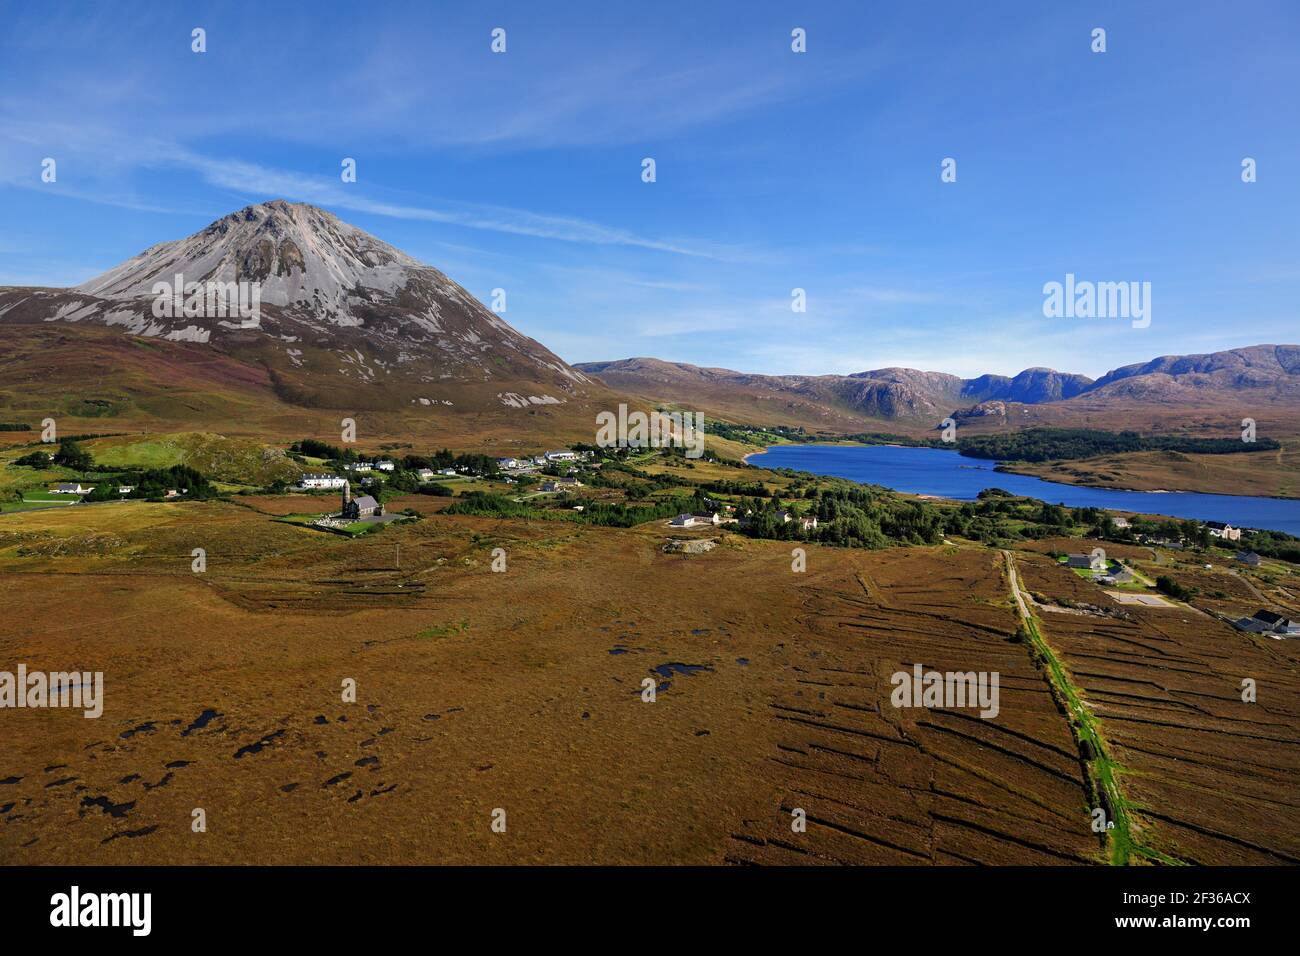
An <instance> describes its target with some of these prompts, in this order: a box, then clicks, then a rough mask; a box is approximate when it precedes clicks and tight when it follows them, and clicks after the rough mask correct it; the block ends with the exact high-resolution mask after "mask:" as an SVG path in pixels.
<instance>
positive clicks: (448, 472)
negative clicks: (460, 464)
mask: <svg viewBox="0 0 1300 956" xmlns="http://www.w3.org/2000/svg"><path fill="white" fill-rule="evenodd" d="M438 474H440V475H443V476H444V477H447V478H455V477H456V469H455V468H439V469H438Z"/></svg>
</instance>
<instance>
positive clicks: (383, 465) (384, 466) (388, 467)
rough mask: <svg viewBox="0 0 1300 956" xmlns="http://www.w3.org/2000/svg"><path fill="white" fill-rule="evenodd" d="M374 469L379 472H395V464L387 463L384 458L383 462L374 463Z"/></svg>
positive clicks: (392, 462)
mask: <svg viewBox="0 0 1300 956" xmlns="http://www.w3.org/2000/svg"><path fill="white" fill-rule="evenodd" d="M375 467H376V468H378V469H379V470H380V471H396V470H397V462H394V461H389V460H388V459H387V458H385V459H384V460H383V461H377V462H375Z"/></svg>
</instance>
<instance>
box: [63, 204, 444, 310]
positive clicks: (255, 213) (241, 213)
mask: <svg viewBox="0 0 1300 956" xmlns="http://www.w3.org/2000/svg"><path fill="white" fill-rule="evenodd" d="M423 268H427V267H425V266H422V265H421V263H419V262H418V261H416V260H415V259H413V258H411V257H410V256H408V255H406V253H404V252H402V251H400V250H398V249H396V248H394V247H393V246H390V245H389V244H388V243H386V242H382V241H381V240H379V239H376V238H375V237H374V236H372V235H370V234H369V233H368V232H365V231H363V230H361V229H358V228H356V227H355V226H351V225H349V224H347V223H345V222H343V221H342V220H341V219H339V218H338V217H337V216H335V215H334V214H333V213H329V212H326V211H325V210H323V209H320V208H318V207H316V206H312V205H309V204H307V203H291V202H288V201H286V200H284V199H272V200H270V201H268V202H263V203H253V204H251V205H248V206H245V207H244V208H243V209H240V210H238V211H237V212H233V213H230V214H229V215H226V216H222V217H221V218H220V219H217V220H215V221H214V222H212V223H211V224H209V225H208V226H207V227H206V228H205V229H202V230H200V231H199V232H196V233H194V234H193V235H191V236H188V237H186V238H184V239H178V240H176V241H174V242H164V243H160V244H159V245H156V246H152V247H150V248H149V249H146V250H145V251H144V252H142V253H140V254H139V255H138V256H135V257H133V258H131V259H128V260H127V261H126V262H124V263H122V264H121V265H120V266H118V267H116V268H115V269H110V270H109V271H108V272H105V273H104V274H103V275H99V276H96V277H95V278H93V279H90V280H89V281H87V282H84V283H82V284H81V285H80V286H78V287H77V288H78V290H79V291H81V292H85V293H87V294H89V295H94V296H100V297H105V298H125V299H136V298H143V297H148V296H152V295H153V289H154V285H155V284H156V283H158V282H166V283H171V282H172V281H173V279H174V277H175V276H177V275H180V276H182V277H183V280H182V281H183V282H200V283H205V282H250V283H251V282H257V283H259V284H260V286H261V301H262V302H263V303H265V304H268V305H277V306H281V307H285V308H299V309H312V310H315V311H318V312H324V313H326V314H327V315H329V316H331V317H332V318H334V320H336V321H338V322H340V323H342V324H347V323H349V322H350V321H351V320H352V319H353V318H354V315H353V308H352V304H353V301H352V300H353V299H354V298H355V297H356V296H357V295H358V293H359V291H360V290H369V291H370V292H377V293H381V294H387V295H391V294H393V293H395V292H397V291H398V290H399V289H400V288H401V287H402V286H403V285H404V284H405V282H406V280H407V278H408V273H409V272H410V271H411V270H418V269H423ZM363 295H364V293H363Z"/></svg>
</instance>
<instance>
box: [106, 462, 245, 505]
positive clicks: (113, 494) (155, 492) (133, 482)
mask: <svg viewBox="0 0 1300 956" xmlns="http://www.w3.org/2000/svg"><path fill="white" fill-rule="evenodd" d="M123 485H130V486H131V491H129V492H128V493H127V494H125V495H121V494H118V490H117V489H118V488H119V487H121V486H123ZM173 490H174V491H179V492H182V493H183V494H184V495H185V498H186V499H187V500H204V499H208V498H216V497H218V495H219V494H220V492H219V491H218V490H217V488H216V486H214V485H213V484H212V483H211V482H210V481H209V480H208V479H207V477H206V476H204V475H202V474H200V473H199V472H197V471H195V470H194V469H193V468H191V467H190V466H189V465H172V466H171V467H170V468H149V469H145V470H143V471H131V472H123V473H121V474H120V475H118V476H117V477H116V478H113V479H111V480H110V479H107V478H106V479H104V480H101V481H99V482H98V483H97V484H96V485H95V487H94V488H93V489H92V490H91V492H90V493H89V494H88V495H86V496H85V498H84V499H83V500H85V501H114V500H116V499H118V498H163V497H166V495H167V492H168V491H173Z"/></svg>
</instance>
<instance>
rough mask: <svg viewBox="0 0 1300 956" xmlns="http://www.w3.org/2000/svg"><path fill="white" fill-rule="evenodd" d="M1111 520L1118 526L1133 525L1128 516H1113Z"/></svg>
mask: <svg viewBox="0 0 1300 956" xmlns="http://www.w3.org/2000/svg"><path fill="white" fill-rule="evenodd" d="M1110 520H1111V523H1112V524H1113V525H1114V526H1115V527H1116V528H1131V527H1132V525H1131V524H1129V520H1128V518H1121V517H1118V516H1117V517H1114V518H1111V519H1110Z"/></svg>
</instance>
